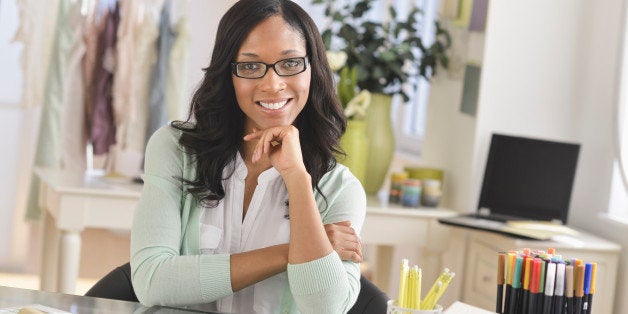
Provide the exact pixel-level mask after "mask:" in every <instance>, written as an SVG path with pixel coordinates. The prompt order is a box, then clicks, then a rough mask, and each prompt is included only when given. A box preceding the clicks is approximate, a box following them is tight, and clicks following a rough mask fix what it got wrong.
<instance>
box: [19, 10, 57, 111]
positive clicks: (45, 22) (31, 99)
mask: <svg viewBox="0 0 628 314" xmlns="http://www.w3.org/2000/svg"><path fill="white" fill-rule="evenodd" d="M17 5H18V7H19V26H18V29H17V32H16V33H15V36H14V38H13V41H14V42H20V43H22V45H23V47H22V55H21V59H20V62H21V66H22V75H23V84H24V86H23V88H22V107H24V108H32V107H35V106H41V104H42V102H43V98H44V89H45V86H46V77H47V73H48V66H49V63H50V59H51V58H52V56H51V50H52V42H53V38H54V33H53V32H54V30H55V24H56V22H57V10H58V7H59V0H50V1H40V0H21V1H17Z"/></svg>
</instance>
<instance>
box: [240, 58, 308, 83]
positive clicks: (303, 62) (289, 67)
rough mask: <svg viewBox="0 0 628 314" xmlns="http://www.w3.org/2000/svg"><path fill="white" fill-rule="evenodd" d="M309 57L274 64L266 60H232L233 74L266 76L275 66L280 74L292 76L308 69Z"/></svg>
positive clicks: (244, 76) (253, 76)
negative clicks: (265, 61)
mask: <svg viewBox="0 0 628 314" xmlns="http://www.w3.org/2000/svg"><path fill="white" fill-rule="evenodd" d="M307 63H308V60H307V57H297V58H288V59H283V60H279V61H277V62H275V63H273V64H267V63H264V62H232V63H231V72H232V73H233V75H235V76H237V77H241V78H245V79H258V78H261V77H264V75H266V72H268V69H270V68H273V70H275V73H277V75H279V76H292V75H297V74H299V73H303V72H305V70H307Z"/></svg>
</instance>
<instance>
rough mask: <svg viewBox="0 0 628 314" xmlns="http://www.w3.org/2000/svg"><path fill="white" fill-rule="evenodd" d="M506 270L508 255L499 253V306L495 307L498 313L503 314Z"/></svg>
mask: <svg viewBox="0 0 628 314" xmlns="http://www.w3.org/2000/svg"><path fill="white" fill-rule="evenodd" d="M505 268H506V253H499V255H498V256H497V300H496V301H497V302H496V304H497V305H496V306H495V312H496V313H503V310H504V307H503V304H502V301H503V300H502V299H503V298H504V283H505V282H506V277H504V272H505Z"/></svg>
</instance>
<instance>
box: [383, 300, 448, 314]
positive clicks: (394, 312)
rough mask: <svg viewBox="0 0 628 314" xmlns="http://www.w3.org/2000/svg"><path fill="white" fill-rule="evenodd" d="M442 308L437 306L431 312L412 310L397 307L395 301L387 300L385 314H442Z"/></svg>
mask: <svg viewBox="0 0 628 314" xmlns="http://www.w3.org/2000/svg"><path fill="white" fill-rule="evenodd" d="M442 313H443V307H442V306H441V305H439V304H436V306H434V309H433V310H413V309H407V308H403V307H399V306H397V300H389V301H388V308H387V310H386V314H442Z"/></svg>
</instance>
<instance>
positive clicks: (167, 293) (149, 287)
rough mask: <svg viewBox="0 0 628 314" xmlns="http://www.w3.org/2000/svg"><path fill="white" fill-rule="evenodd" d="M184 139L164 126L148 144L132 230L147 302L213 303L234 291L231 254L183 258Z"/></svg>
mask: <svg viewBox="0 0 628 314" xmlns="http://www.w3.org/2000/svg"><path fill="white" fill-rule="evenodd" d="M179 137H180V132H178V131H176V130H175V129H173V128H172V127H164V128H161V129H159V130H158V131H157V132H155V134H154V135H153V136H152V137H151V139H150V140H149V142H148V145H147V148H146V160H145V174H144V175H143V176H142V178H143V180H144V187H143V190H142V195H141V197H140V201H139V203H138V205H137V208H136V209H135V215H134V219H133V228H132V232H131V268H132V283H133V288H134V290H135V293H136V294H137V297H138V299H139V300H140V302H141V303H142V304H144V305H146V306H153V305H169V306H174V305H187V304H199V303H208V302H212V301H215V300H217V299H219V298H222V297H224V296H226V295H230V294H232V293H233V291H232V290H231V278H230V263H229V261H230V256H229V255H228V254H216V255H200V254H198V255H189V256H181V245H182V230H183V229H182V224H183V223H182V219H183V218H182V216H183V215H182V205H181V204H182V201H181V200H182V199H183V186H182V183H181V180H180V178H182V177H183V173H184V170H183V169H184V162H185V158H184V152H183V150H182V148H181V147H180V146H179V144H178V139H179Z"/></svg>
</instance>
